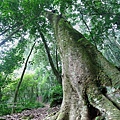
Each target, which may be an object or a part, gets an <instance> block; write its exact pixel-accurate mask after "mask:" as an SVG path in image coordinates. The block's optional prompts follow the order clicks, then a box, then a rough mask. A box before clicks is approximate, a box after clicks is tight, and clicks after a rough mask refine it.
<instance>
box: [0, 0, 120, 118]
mask: <svg viewBox="0 0 120 120" xmlns="http://www.w3.org/2000/svg"><path fill="white" fill-rule="evenodd" d="M77 4H78V5H77ZM118 4H119V2H118V1H117V0H105V2H103V1H101V0H94V1H90V0H81V1H79V0H66V1H64V0H24V1H21V0H18V1H17V0H15V1H12V2H11V1H9V0H5V1H4V2H3V3H2V4H0V5H1V12H0V14H1V16H2V17H1V19H0V20H1V26H2V28H1V29H0V30H1V35H3V37H5V39H2V40H1V43H0V46H2V45H3V44H4V45H6V43H7V42H10V41H14V40H15V39H18V38H19V36H20V35H24V34H28V33H29V34H28V36H29V37H31V36H34V37H35V36H37V37H38V36H40V33H39V29H40V30H41V32H42V33H44V35H45V34H46V33H47V32H48V31H49V32H52V31H51V26H50V25H49V23H48V21H46V18H48V19H49V21H50V22H51V24H52V27H53V29H54V34H55V38H56V40H57V41H56V43H57V45H58V47H59V53H60V55H61V60H62V85H63V102H62V106H61V109H60V111H59V112H58V113H57V114H56V115H55V116H53V117H51V118H49V117H48V118H47V119H49V120H52V119H53V120H56V119H57V120H74V119H77V120H93V119H103V113H102V111H103V110H104V113H105V115H104V117H105V118H106V119H114V120H117V119H118V118H119V117H120V113H119V110H120V106H119V105H118V103H119V95H118V93H119V87H120V73H119V71H118V70H117V69H116V68H115V67H114V65H112V64H111V63H109V62H108V61H107V60H106V59H105V58H104V57H103V56H102V54H101V53H100V52H99V51H98V50H97V48H98V47H102V46H104V45H106V43H108V38H109V37H111V38H112V39H113V36H114V38H116V36H118V33H119V22H118V21H116V20H117V19H118V18H119V17H118V15H119V7H118ZM6 8H7V9H6ZM51 8H52V12H53V13H52V12H45V10H46V9H47V10H50V9H51ZM54 8H57V9H58V12H57V13H58V14H59V13H60V15H56V14H55V10H53V9H54ZM109 11H110V12H109ZM44 12H45V13H46V14H44ZM77 13H78V14H77ZM64 14H65V15H67V16H66V18H68V17H69V18H70V21H71V19H72V20H73V25H74V24H75V22H78V21H79V20H80V19H81V20H82V21H83V23H84V25H85V26H86V28H87V30H86V29H85V30H86V34H85V37H86V38H87V39H88V40H89V39H90V41H88V40H86V38H85V37H84V36H83V35H82V34H81V33H79V32H78V31H77V30H75V29H73V27H72V26H71V25H70V23H69V22H67V20H66V19H65V15H64ZM111 15H112V16H111ZM77 16H78V17H77ZM19 21H20V22H19ZM91 21H92V22H91ZM16 25H17V26H16ZM80 27H81V29H84V28H85V27H84V28H83V24H81V22H80ZM18 28H19V29H18ZM85 30H82V31H84V32H85ZM95 33H96V34H95ZM111 33H112V34H111ZM116 33H117V34H116ZM108 36H109V37H108ZM41 37H42V36H41ZM106 39H107V40H106ZM49 42H51V41H49ZM91 43H92V44H91ZM110 43H111V40H110V41H109V43H108V44H109V46H110V48H112V46H113V43H112V46H111V45H110ZM116 43H118V44H117V45H118V46H119V42H118V41H117V42H116ZM94 45H95V46H96V47H94ZM118 48H119V47H118ZM110 50H111V49H110ZM115 50H117V52H118V51H119V49H114V50H113V49H112V52H111V53H112V54H113V51H115ZM114 53H116V52H114ZM112 54H111V55H112ZM107 55H108V53H107ZM109 57H111V56H109ZM112 57H114V58H115V59H116V58H117V60H118V61H119V59H118V58H119V54H117V55H116V54H113V56H112ZM112 57H111V58H112ZM113 61H114V60H113ZM113 63H114V62H113ZM117 63H118V64H119V62H117ZM112 89H114V92H113V93H110V90H111V91H112ZM106 103H109V105H108V104H106ZM113 108H114V109H113ZM108 111H109V114H108Z"/></svg>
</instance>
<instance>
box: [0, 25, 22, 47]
mask: <svg viewBox="0 0 120 120" xmlns="http://www.w3.org/2000/svg"><path fill="white" fill-rule="evenodd" d="M23 26H24V25H21V26H19V27H18V28H17V29H15V30H14V31H13V32H12V33H11V34H9V35H8V37H7V38H6V39H4V40H3V41H2V42H1V43H0V46H2V45H3V44H5V43H6V42H7V41H8V40H9V39H10V38H11V37H12V36H13V35H14V34H15V33H17V32H18V31H19V30H20V29H21V28H22V27H23Z"/></svg>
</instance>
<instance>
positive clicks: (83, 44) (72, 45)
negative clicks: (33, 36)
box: [46, 12, 120, 120]
mask: <svg viewBox="0 0 120 120" xmlns="http://www.w3.org/2000/svg"><path fill="white" fill-rule="evenodd" d="M46 17H47V18H48V19H49V21H50V22H51V24H52V26H53V28H54V30H55V36H56V39H57V42H58V46H59V52H60V55H61V60H62V77H63V102H62V106H61V109H60V112H59V113H58V114H56V115H55V116H54V117H53V118H48V119H50V120H76V119H77V120H93V119H95V118H97V117H99V119H100V118H101V117H103V116H102V113H101V111H100V110H99V109H98V108H97V106H96V105H95V104H93V103H92V102H90V100H89V98H90V96H91V97H92V95H93V94H95V98H96V99H97V98H98V96H99V95H102V97H103V96H104V97H105V101H104V102H108V101H110V104H111V106H112V105H113V107H114V109H116V113H117V114H119V110H120V106H119V104H118V103H117V101H115V100H114V99H113V98H111V97H109V96H108V93H107V86H114V87H115V86H119V85H120V73H119V71H118V70H117V69H116V68H115V67H114V66H113V65H112V64H111V63H109V62H108V61H107V60H106V59H105V58H104V57H103V56H102V54H101V53H100V52H99V51H98V50H97V49H96V47H95V46H93V45H92V44H91V43H90V42H89V41H87V40H86V39H85V37H84V36H83V35H82V34H81V33H79V32H78V31H76V30H75V29H74V28H73V27H72V26H71V25H70V23H69V22H67V21H66V20H65V19H64V18H62V17H61V16H59V15H55V14H54V13H51V12H47V14H46ZM95 91H96V92H97V93H96V92H95ZM95 98H94V99H95ZM103 108H104V106H103ZM104 109H106V110H107V108H104ZM110 112H111V113H112V112H113V111H112V110H110ZM119 115H120V114H119ZM111 117H113V115H112V114H111ZM112 119H114V118H112Z"/></svg>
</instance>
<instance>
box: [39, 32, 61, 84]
mask: <svg viewBox="0 0 120 120" xmlns="http://www.w3.org/2000/svg"><path fill="white" fill-rule="evenodd" d="M39 32H40V35H41V38H42V41H43V43H44V46H45V50H46V53H47V56H48V60H49V63H50V66H51V68H52V71H53V73H54V75H55V76H56V79H57V80H58V82H59V83H60V84H61V83H62V78H61V75H60V73H59V71H58V70H57V69H56V68H55V65H54V63H53V60H52V57H51V55H50V50H49V47H48V45H47V43H46V40H45V37H44V35H43V33H42V32H41V31H39Z"/></svg>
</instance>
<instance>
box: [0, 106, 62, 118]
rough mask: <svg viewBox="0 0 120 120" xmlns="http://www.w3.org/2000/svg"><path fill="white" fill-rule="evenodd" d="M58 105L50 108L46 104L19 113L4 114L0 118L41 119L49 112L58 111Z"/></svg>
mask: <svg viewBox="0 0 120 120" xmlns="http://www.w3.org/2000/svg"><path fill="white" fill-rule="evenodd" d="M59 109H60V106H56V107H53V108H50V107H49V105H46V106H45V107H44V108H38V109H32V110H24V111H22V112H21V113H16V114H12V115H6V116H2V117H0V120H43V119H44V118H45V117H46V116H48V115H49V114H52V113H54V112H57V111H59Z"/></svg>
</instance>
